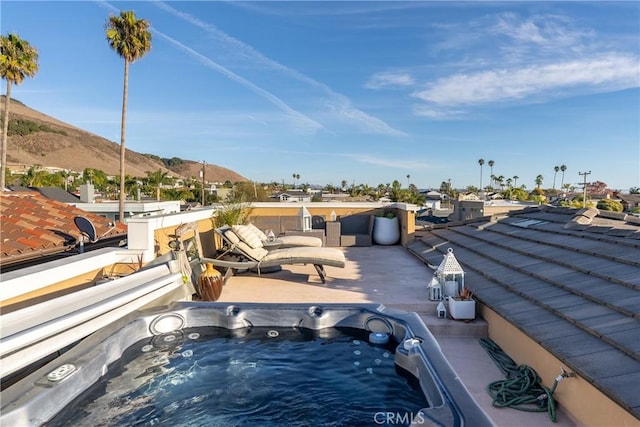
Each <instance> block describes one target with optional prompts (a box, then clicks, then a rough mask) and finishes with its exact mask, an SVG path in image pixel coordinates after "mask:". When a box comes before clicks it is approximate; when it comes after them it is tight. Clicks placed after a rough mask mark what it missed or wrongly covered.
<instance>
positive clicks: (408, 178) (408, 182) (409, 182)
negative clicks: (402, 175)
mask: <svg viewBox="0 0 640 427" xmlns="http://www.w3.org/2000/svg"><path fill="white" fill-rule="evenodd" d="M410 179H411V175H409V174H407V188H409V185H411V181H409V180H410Z"/></svg>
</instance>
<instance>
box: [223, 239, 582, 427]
mask: <svg viewBox="0 0 640 427" xmlns="http://www.w3.org/2000/svg"><path fill="white" fill-rule="evenodd" d="M343 250H344V252H345V256H346V258H347V265H346V266H345V268H336V267H326V270H327V276H328V277H329V278H330V279H329V281H328V282H327V284H324V285H323V284H322V283H321V282H320V279H319V277H318V275H317V274H316V273H315V270H314V269H313V266H310V265H290V266H283V268H282V270H281V271H279V272H274V273H267V274H264V273H263V274H262V276H263V277H260V276H258V275H257V274H255V273H251V272H247V273H245V274H240V275H237V276H234V277H232V278H231V279H229V281H228V282H227V285H226V286H225V288H224V290H223V292H222V295H221V297H220V299H219V300H218V302H228V303H234V304H238V303H240V304H241V303H243V302H267V303H315V304H322V303H372V302H373V303H380V304H383V305H384V306H386V307H390V308H396V309H400V310H405V311H413V312H416V313H418V314H419V315H420V317H421V318H422V320H423V322H424V323H425V324H426V325H427V326H428V327H429V329H430V331H431V332H432V333H433V334H434V336H435V337H436V339H437V340H438V343H439V344H440V346H441V349H442V351H443V353H444V354H445V356H446V357H447V359H448V360H449V363H450V364H451V365H452V366H453V368H454V369H455V370H456V372H457V373H458V374H459V375H460V379H461V380H462V382H463V383H464V384H465V386H466V387H467V389H468V390H469V392H470V393H471V394H472V396H473V397H474V399H475V400H476V401H477V402H478V403H479V404H480V406H481V407H482V408H483V409H484V411H485V412H486V413H487V414H488V415H489V417H490V418H491V419H492V420H493V421H494V423H495V424H496V425H497V426H504V427H508V426H509V427H510V426H516V425H521V426H522V425H535V426H540V427H545V426H549V427H550V426H560V427H562V426H566V427H569V426H575V425H576V424H575V422H574V421H573V420H571V419H570V418H569V417H568V415H567V414H566V413H564V412H563V411H562V409H561V408H560V409H559V410H558V418H557V422H556V423H553V422H551V420H550V418H549V416H548V415H547V414H546V413H531V412H522V411H517V410H513V409H499V408H495V407H493V406H492V403H491V401H492V399H491V396H490V395H489V394H488V393H487V386H488V384H489V383H490V382H492V381H497V380H501V379H504V374H503V373H502V372H501V371H500V370H499V369H498V367H497V366H496V365H495V363H494V362H493V360H492V359H491V358H490V357H489V355H488V354H487V352H486V351H485V350H484V349H483V347H482V346H481V344H480V338H481V337H486V335H487V324H486V322H484V321H483V320H481V319H476V320H474V321H472V322H464V321H455V320H450V319H439V318H437V316H436V309H435V303H433V302H430V301H429V300H428V297H427V286H428V284H429V281H430V278H431V275H432V273H433V270H431V269H430V268H429V267H427V266H426V265H425V264H424V263H423V262H422V261H421V260H420V259H419V258H417V257H415V256H412V255H411V254H410V253H408V252H407V250H406V249H405V248H403V247H401V246H377V245H375V246H370V247H348V248H343ZM400 272H401V273H400ZM549 380H552V379H549Z"/></svg>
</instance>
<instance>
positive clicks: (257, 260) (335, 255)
mask: <svg viewBox="0 0 640 427" xmlns="http://www.w3.org/2000/svg"><path fill="white" fill-rule="evenodd" d="M237 229H238V228H237V227H235V228H232V227H229V226H223V227H218V228H215V229H214V231H215V232H216V234H218V235H219V236H220V237H221V238H222V241H223V248H222V251H221V253H220V255H218V257H216V258H201V259H200V262H202V263H205V264H206V263H211V264H213V265H214V266H215V267H220V268H223V269H226V272H225V275H224V282H223V283H225V284H226V282H227V280H228V279H229V278H230V277H231V276H232V275H233V274H235V273H236V272H238V271H241V270H250V269H255V270H257V272H258V274H260V272H261V270H264V269H267V268H272V267H280V266H283V265H291V264H313V266H314V267H315V269H316V271H317V272H318V276H320V280H321V281H322V283H327V275H326V272H325V270H324V266H327V265H328V266H331V267H340V268H344V266H345V262H346V261H345V257H344V253H343V252H342V251H341V250H339V249H336V248H326V247H311V246H298V247H293V248H284V249H274V250H272V251H267V250H266V249H264V248H263V247H262V245H261V241H260V239H251V238H248V235H243V234H242V233H240V234H237V233H236V230H237Z"/></svg>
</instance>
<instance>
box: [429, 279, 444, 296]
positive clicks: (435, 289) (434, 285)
mask: <svg viewBox="0 0 640 427" xmlns="http://www.w3.org/2000/svg"><path fill="white" fill-rule="evenodd" d="M428 289H429V299H430V300H431V301H442V285H440V282H439V281H438V278H437V277H436V276H433V277H432V278H431V282H430V283H429V287H428Z"/></svg>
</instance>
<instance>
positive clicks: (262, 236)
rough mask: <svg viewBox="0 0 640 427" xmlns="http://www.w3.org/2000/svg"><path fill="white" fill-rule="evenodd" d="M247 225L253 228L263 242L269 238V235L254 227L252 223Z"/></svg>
mask: <svg viewBox="0 0 640 427" xmlns="http://www.w3.org/2000/svg"><path fill="white" fill-rule="evenodd" d="M247 227H249V228H250V229H251V230H253V232H254V233H256V234H257V235H258V237H260V240H262V241H263V242H266V241H267V240H269V237H267V235H266V234H264V232H263V231H262V230H260V229H259V228H258V227H256V226H255V225H254V224H247Z"/></svg>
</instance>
